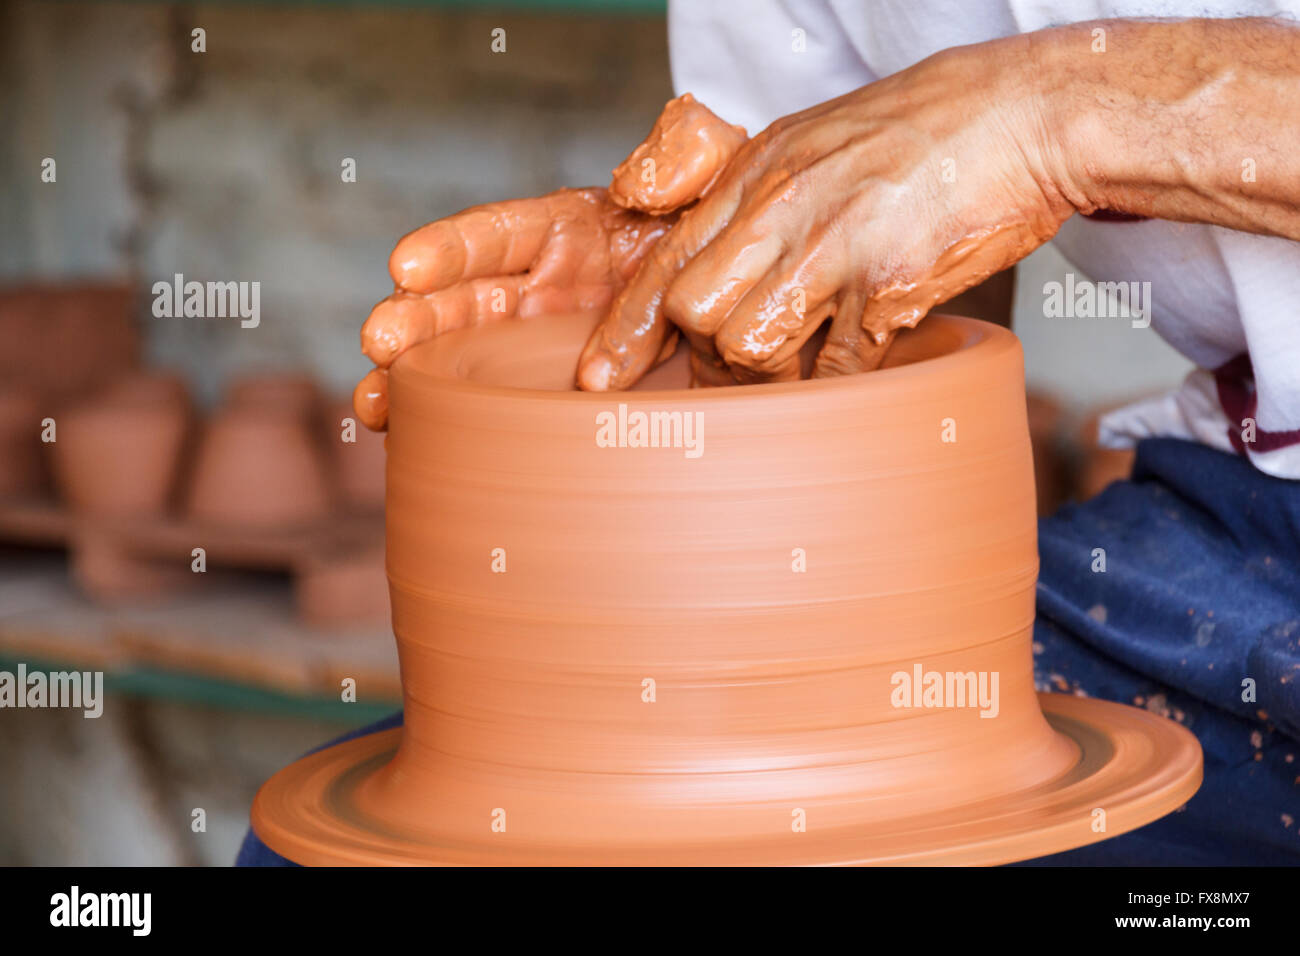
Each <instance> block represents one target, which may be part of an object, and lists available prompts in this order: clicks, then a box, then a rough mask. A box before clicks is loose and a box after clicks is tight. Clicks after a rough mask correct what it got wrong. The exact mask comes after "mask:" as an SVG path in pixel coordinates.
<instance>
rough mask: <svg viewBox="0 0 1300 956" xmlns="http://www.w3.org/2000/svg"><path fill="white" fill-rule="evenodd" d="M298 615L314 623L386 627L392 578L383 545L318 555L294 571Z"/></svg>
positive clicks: (335, 625) (341, 626)
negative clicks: (389, 576) (389, 579)
mask: <svg viewBox="0 0 1300 956" xmlns="http://www.w3.org/2000/svg"><path fill="white" fill-rule="evenodd" d="M294 594H295V597H296V600H297V604H298V615H299V617H301V618H302V619H303V620H304V621H305V622H307V623H308V624H310V625H312V626H313V627H321V628H331V629H337V628H347V627H382V626H384V625H385V624H387V623H388V579H387V578H386V577H385V575H384V549H383V548H382V547H378V548H373V549H369V550H364V551H361V552H359V553H357V554H349V555H346V556H343V555H332V556H328V557H317V558H312V559H310V560H309V561H307V562H306V563H305V564H304V565H303V566H302V567H299V568H298V569H297V573H296V574H295V575H294Z"/></svg>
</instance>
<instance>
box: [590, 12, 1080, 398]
mask: <svg viewBox="0 0 1300 956" xmlns="http://www.w3.org/2000/svg"><path fill="white" fill-rule="evenodd" d="M999 42H1002V43H1004V44H1005V48H1004V49H1002V50H1001V51H998V52H997V53H996V55H993V54H994V51H992V50H989V49H985V48H984V47H966V48H960V49H955V50H949V51H946V52H944V53H941V54H939V55H937V56H934V57H931V58H930V59H928V60H926V61H924V62H922V63H919V64H917V65H916V66H914V67H912V68H910V69H908V70H905V71H904V72H902V73H898V74H895V75H894V76H891V77H889V78H888V79H885V80H882V81H880V82H878V83H873V84H871V85H869V86H866V87H863V88H862V89H860V90H857V91H855V92H853V93H850V94H848V95H846V96H843V97H840V98H839V99H836V100H831V101H829V102H827V103H823V104H821V105H819V106H816V107H814V108H812V109H809V110H807V111H805V112H802V113H798V114H795V115H792V116H788V117H786V118H784V119H781V120H778V121H777V122H776V123H774V124H773V125H772V126H770V127H768V128H767V129H766V130H764V131H763V132H762V133H761V134H759V135H758V136H756V137H755V138H754V139H752V140H750V141H748V142H747V143H746V144H745V145H744V146H742V147H741V149H740V150H739V152H738V153H737V154H736V156H735V158H734V159H733V160H732V161H731V163H730V164H729V165H728V166H727V168H726V170H724V172H723V173H722V175H721V176H720V177H719V178H718V180H717V182H716V183H715V184H714V186H713V188H712V189H710V191H709V193H708V195H707V196H705V197H704V198H703V199H702V200H701V201H700V202H699V203H698V204H697V205H696V206H694V207H693V208H691V209H689V210H687V211H686V212H684V213H683V214H682V216H681V219H680V220H679V222H678V224H677V226H676V227H675V228H674V229H673V231H672V233H671V234H670V235H669V236H667V237H666V238H665V239H664V240H663V241H662V242H660V243H659V244H658V245H656V246H655V247H654V249H653V250H651V253H650V256H649V258H648V259H647V262H646V264H645V265H644V266H643V267H642V268H641V270H640V271H639V272H638V274H637V276H636V277H635V279H634V280H633V281H632V282H631V283H629V284H628V286H627V287H626V288H625V289H623V290H622V292H620V293H619V295H618V298H617V299H616V300H615V302H614V305H613V307H612V308H611V312H610V315H609V316H608V318H607V319H606V321H605V323H604V324H603V325H602V326H601V327H600V328H598V329H597V331H596V333H595V334H594V335H593V337H592V339H591V341H590V342H589V343H588V345H587V348H586V350H585V351H584V353H583V357H582V362H581V365H580V367H579V374H578V380H579V384H580V385H581V386H582V387H583V388H586V389H592V390H603V389H617V388H626V387H628V386H629V385H631V384H632V383H634V382H635V381H636V380H637V379H638V378H639V377H640V376H641V375H642V374H643V373H644V372H645V371H646V370H647V369H648V368H649V367H650V366H651V365H652V364H653V363H654V360H655V358H656V357H657V354H658V350H659V348H660V344H661V342H662V341H663V339H664V336H665V334H666V333H665V332H664V328H665V326H666V323H665V321H664V320H665V318H666V319H667V320H668V321H669V322H670V323H671V324H672V325H675V326H677V327H678V328H679V329H680V330H681V331H682V332H684V333H685V335H686V336H687V338H688V339H689V340H690V342H691V344H692V346H693V348H694V351H693V354H692V360H693V363H694V373H695V378H696V380H697V381H699V380H709V379H712V380H713V381H715V382H717V383H719V384H722V383H731V382H736V381H739V382H750V381H770V380H783V379H794V378H798V377H799V372H800V369H799V354H798V353H799V349H800V346H801V345H802V344H803V343H804V342H805V341H807V339H808V338H809V337H810V336H811V335H812V333H813V332H814V331H815V330H816V329H817V327H818V326H819V325H820V324H821V323H822V322H823V320H825V319H826V318H828V317H833V318H832V321H831V326H830V330H829V335H828V337H827V340H826V343H825V345H824V346H823V347H822V349H821V351H820V353H819V355H818V357H817V362H816V365H815V371H814V374H815V375H817V376H826V375H832V374H842V373H848V372H855V371H862V370H866V369H872V368H874V367H876V365H877V364H878V363H879V362H880V360H881V359H882V358H883V355H884V351H885V349H886V348H887V347H888V344H889V342H890V339H891V338H892V336H893V334H894V331H895V330H896V329H898V328H900V327H902V326H912V325H915V324H916V323H917V322H918V321H919V320H920V319H921V318H922V317H923V316H924V315H925V314H926V313H927V311H928V310H929V309H930V308H932V307H933V306H935V305H937V304H938V303H941V302H944V301H946V300H947V299H949V298H951V297H953V296H955V295H957V294H958V293H960V292H962V291H963V290H965V289H967V288H970V287H971V286H974V285H976V284H977V283H979V282H981V281H982V280H984V279H985V278H987V277H989V276H991V275H993V274H994V273H995V272H998V271H1000V270H1002V269H1004V268H1006V267H1008V266H1010V265H1012V264H1014V263H1015V262H1017V261H1018V260H1020V259H1021V258H1023V257H1024V256H1026V255H1028V254H1029V252H1031V251H1032V250H1033V249H1035V248H1036V247H1038V246H1039V245H1041V244H1042V243H1043V242H1045V241H1046V240H1048V239H1049V238H1051V236H1052V235H1053V234H1054V233H1055V232H1056V230H1057V229H1058V228H1059V226H1060V224H1061V223H1062V222H1063V221H1064V220H1065V219H1066V218H1067V216H1068V215H1069V214H1070V213H1072V212H1073V211H1074V210H1073V208H1072V207H1071V206H1070V205H1069V204H1068V203H1067V202H1066V201H1065V200H1064V199H1063V198H1062V197H1061V196H1060V194H1059V193H1057V192H1055V191H1054V190H1053V189H1052V188H1051V187H1050V184H1049V180H1048V177H1046V176H1045V175H1042V173H1041V170H1040V169H1039V165H1040V161H1039V158H1038V156H1037V155H1036V152H1037V149H1036V142H1037V131H1038V126H1039V124H1038V120H1037V117H1038V115H1039V114H1038V109H1037V104H1036V102H1035V101H1034V100H1033V99H1032V97H1031V96H1030V95H1029V94H1027V93H1026V92H1025V90H1027V89H1032V88H1033V86H1032V81H1031V78H1030V77H1028V76H1027V75H1026V73H1027V70H1026V68H1025V67H1023V66H1019V65H1018V64H1017V61H1016V56H1017V55H1018V50H1017V47H1016V45H1017V44H1019V45H1020V46H1023V45H1024V38H1020V37H1017V38H1011V40H1009V41H999ZM1021 52H1022V51H1021ZM648 330H654V331H655V334H654V335H649V334H648Z"/></svg>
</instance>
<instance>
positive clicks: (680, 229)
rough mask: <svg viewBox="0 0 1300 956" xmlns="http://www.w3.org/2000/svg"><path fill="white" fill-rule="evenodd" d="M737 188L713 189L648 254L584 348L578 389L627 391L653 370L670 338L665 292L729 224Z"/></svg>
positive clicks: (738, 192) (735, 185)
mask: <svg viewBox="0 0 1300 956" xmlns="http://www.w3.org/2000/svg"><path fill="white" fill-rule="evenodd" d="M741 190H742V184H741V183H740V182H739V181H736V182H734V183H733V184H731V185H729V186H728V187H726V188H725V189H720V190H717V191H715V192H714V193H712V194H711V195H710V196H709V197H708V198H707V199H704V200H702V201H701V204H700V205H699V206H696V207H695V208H693V209H691V210H690V211H688V212H686V213H684V214H683V215H682V217H681V219H680V220H679V221H678V223H677V226H676V228H674V229H673V231H672V232H671V233H669V234H668V235H667V236H665V237H664V238H663V239H661V240H660V241H659V242H658V243H657V244H656V245H655V246H654V248H652V249H651V250H650V252H649V254H648V255H647V256H646V257H645V259H643V260H642V262H641V266H640V267H639V268H638V269H637V272H636V275H634V276H633V277H632V281H631V282H629V283H628V284H627V285H626V286H625V287H624V288H623V291H622V292H620V293H619V294H618V296H617V297H616V298H615V299H614V302H613V304H612V305H611V306H610V310H609V314H608V315H607V316H606V317H605V319H604V321H602V322H601V323H600V325H598V326H597V327H596V329H595V331H593V332H592V334H591V338H590V339H588V341H587V345H586V347H585V348H584V349H583V350H582V357H581V359H580V360H579V363H578V376H577V380H578V387H579V388H582V389H585V390H587V391H595V392H601V391H608V390H612V389H620V388H628V387H629V386H631V385H632V384H633V383H634V382H636V381H637V379H639V378H640V377H641V376H642V375H644V374H645V373H646V371H647V370H648V369H650V368H651V366H652V364H653V362H654V358H655V356H656V355H657V354H658V353H659V351H660V349H661V348H662V346H663V343H664V341H665V339H666V337H667V334H668V328H669V323H668V320H667V319H666V318H665V316H664V310H663V299H664V291H665V289H667V288H668V286H669V285H670V284H671V283H672V280H673V279H674V278H675V277H676V276H677V274H678V272H680V271H681V268H682V266H684V265H685V264H686V263H687V262H689V261H690V259H691V257H692V256H694V255H695V254H696V253H698V252H699V250H700V249H702V248H703V247H704V246H705V245H706V244H707V243H708V242H709V241H710V240H711V239H712V238H713V237H714V236H715V235H717V233H718V232H719V231H720V230H721V229H722V228H723V227H724V226H725V225H726V224H727V222H728V221H729V220H730V218H731V216H732V215H733V214H734V213H735V210H736V208H737V206H738V205H739V203H740V196H741ZM683 331H687V330H683Z"/></svg>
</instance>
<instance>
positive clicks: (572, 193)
mask: <svg viewBox="0 0 1300 956" xmlns="http://www.w3.org/2000/svg"><path fill="white" fill-rule="evenodd" d="M603 202H604V190H599V189H562V190H560V191H559V192H555V193H550V194H548V195H546V196H538V197H536V198H532V199H512V200H510V201H508V202H499V203H488V204H487V205H483V206H473V207H471V208H469V209H466V210H464V211H462V212H458V213H456V214H455V215H453V216H448V217H446V218H445V219H439V220H437V221H436V222H431V223H429V224H427V225H424V226H421V227H420V228H419V229H416V230H415V231H414V232H410V233H407V234H406V235H405V236H403V237H402V238H401V239H399V240H398V242H397V245H396V246H395V247H394V249H393V252H392V255H390V256H389V257H388V271H389V273H390V274H391V275H392V277H393V282H395V283H396V284H397V287H398V288H399V289H402V290H405V291H407V292H416V293H425V294H427V293H430V292H437V291H439V290H442V289H447V288H450V287H451V286H454V285H456V284H458V283H460V282H464V281H467V280H470V279H481V278H487V277H491V276H497V275H517V274H520V273H523V272H526V271H528V269H530V268H531V267H532V265H533V263H534V262H535V261H536V260H537V258H538V257H539V256H540V255H541V253H542V252H543V250H544V249H545V248H546V246H547V244H548V243H549V242H550V240H551V238H552V236H553V233H554V231H555V228H556V224H557V223H569V224H572V223H590V224H591V227H592V228H590V229H589V230H587V231H588V232H590V233H591V234H592V237H593V238H594V236H595V233H596V231H597V229H596V225H597V223H598V220H599V212H600V206H601V204H602V203H603Z"/></svg>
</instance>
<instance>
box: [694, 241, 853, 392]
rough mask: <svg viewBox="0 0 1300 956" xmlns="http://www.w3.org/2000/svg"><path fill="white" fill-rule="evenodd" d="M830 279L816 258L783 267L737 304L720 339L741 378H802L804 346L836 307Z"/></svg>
mask: <svg viewBox="0 0 1300 956" xmlns="http://www.w3.org/2000/svg"><path fill="white" fill-rule="evenodd" d="M827 282H828V278H827V277H826V276H825V269H824V266H823V264H822V263H821V262H820V261H819V260H818V259H817V258H815V257H813V258H810V259H809V260H807V261H806V262H805V263H804V264H803V266H802V267H800V268H799V269H797V270H791V269H789V268H788V267H781V266H778V267H777V268H776V269H774V270H773V271H772V272H771V273H770V274H769V275H768V276H767V277H765V278H764V279H763V281H761V282H759V283H758V284H757V285H756V286H754V288H753V289H752V290H750V292H749V294H748V295H746V296H745V298H744V299H742V300H741V301H740V302H739V303H737V304H736V307H735V308H734V309H732V310H731V313H730V315H728V316H727V318H726V321H724V322H723V323H722V326H721V327H720V328H719V329H718V331H717V334H716V336H715V339H716V342H717V348H718V352H719V354H721V356H722V359H723V361H725V362H726V363H727V365H728V366H730V367H731V369H732V371H733V373H735V374H736V378H737V381H740V382H743V383H746V384H748V383H754V382H763V381H790V380H792V379H797V378H798V377H799V369H800V366H799V350H800V349H801V348H802V347H803V344H804V343H805V342H806V341H807V340H808V339H809V338H810V337H811V336H812V334H813V333H814V332H816V331H817V328H818V327H819V326H820V325H821V324H822V322H823V321H824V320H825V318H826V317H827V316H828V315H830V314H831V311H832V310H833V308H834V300H833V298H832V295H833V293H834V291H835V290H834V288H833V286H830V285H828V284H827Z"/></svg>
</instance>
